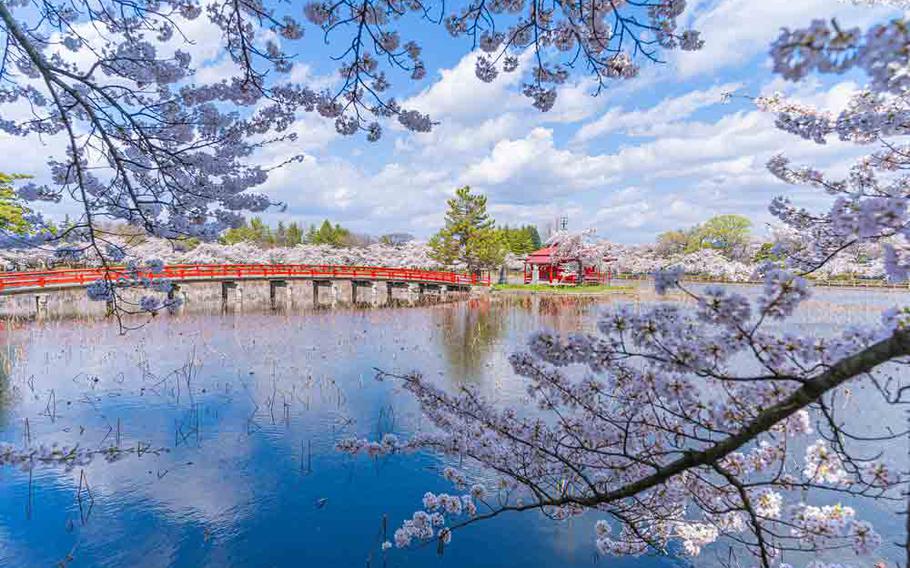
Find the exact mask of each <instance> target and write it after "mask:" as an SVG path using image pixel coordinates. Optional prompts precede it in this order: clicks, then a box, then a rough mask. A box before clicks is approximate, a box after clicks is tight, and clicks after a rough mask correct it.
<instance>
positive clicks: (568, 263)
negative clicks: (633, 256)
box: [524, 246, 615, 284]
mask: <svg viewBox="0 0 910 568" xmlns="http://www.w3.org/2000/svg"><path fill="white" fill-rule="evenodd" d="M555 253H556V247H555V246H550V247H544V248H542V249H540V250H536V251H534V252H532V253H530V254H528V256H527V258H525V265H524V281H525V284H535V283H538V282H539V283H543V284H576V283H578V264H579V262H578V261H577V260H564V261H562V262H556V261H554V260H553V256H554V254H555ZM611 260H615V259H612V258H604V259H603V262H609V261H611ZM601 264H602V263H601ZM567 272H568V274H567ZM535 273H536V274H535ZM535 276H536V277H535ZM610 276H611V275H610V269H609V268H607V269H606V272H601V271H600V269H599V268H598V267H597V266H593V265H592V266H585V267H584V279H583V281H582V283H583V284H606V283H608V282H609V281H610Z"/></svg>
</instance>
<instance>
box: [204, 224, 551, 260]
mask: <svg viewBox="0 0 910 568" xmlns="http://www.w3.org/2000/svg"><path fill="white" fill-rule="evenodd" d="M495 230H496V233H497V235H498V237H499V239H500V241H501V242H502V244H503V245H504V246H505V248H506V249H507V250H508V251H509V252H511V253H514V254H527V253H529V252H532V251H535V250H537V249H539V248H540V247H541V239H540V234H539V233H538V232H537V227H535V226H534V225H524V226H520V227H509V226H508V225H505V226H503V227H498V228H496V229H495ZM412 240H414V236H413V235H411V234H410V233H404V232H399V233H386V234H383V235H380V236H378V237H374V236H372V235H367V234H363V233H356V232H354V231H352V230H350V229H348V228H346V227H343V226H342V225H341V224H339V223H332V222H331V221H329V220H328V219H325V220H324V221H323V222H322V223H321V224H320V225H318V226H317V225H315V224H311V225H309V226H308V227H306V229H304V227H303V226H302V225H301V224H299V223H296V222H292V223H288V224H285V223H284V222H282V221H279V222H278V225H277V226H275V227H272V226H270V225H267V224H266V223H265V222H264V221H263V220H262V218H260V217H253V218H251V219H250V220H249V221H247V220H244V222H243V224H242V225H241V226H239V227H237V228H235V229H228V230H227V231H225V232H224V234H222V236H221V239H220V241H221V243H222V244H226V245H231V244H235V243H241V242H246V243H252V244H255V245H257V246H260V247H264V248H268V247H292V246H295V245H300V244H309V245H329V246H334V247H358V246H368V245H371V244H374V243H383V244H387V245H401V244H404V243H407V242H409V241H412Z"/></svg>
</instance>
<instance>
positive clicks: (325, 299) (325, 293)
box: [313, 280, 335, 308]
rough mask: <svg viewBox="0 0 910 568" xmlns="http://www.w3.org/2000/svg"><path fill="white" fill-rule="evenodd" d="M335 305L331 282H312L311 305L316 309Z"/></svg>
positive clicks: (333, 289)
mask: <svg viewBox="0 0 910 568" xmlns="http://www.w3.org/2000/svg"><path fill="white" fill-rule="evenodd" d="M334 303H335V287H334V285H333V284H332V282H326V281H322V282H320V281H319V280H314V281H313V305H314V306H316V307H317V308H319V307H323V306H331V305H333V304H334Z"/></svg>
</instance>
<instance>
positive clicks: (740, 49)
mask: <svg viewBox="0 0 910 568" xmlns="http://www.w3.org/2000/svg"><path fill="white" fill-rule="evenodd" d="M690 14H691V16H690V18H689V20H690V21H689V23H688V25H691V27H693V28H694V29H696V30H699V31H700V32H701V33H702V37H703V38H704V40H705V47H704V48H703V49H701V50H699V51H687V52H675V53H674V55H673V57H672V59H671V61H672V62H673V64H674V66H675V68H676V69H677V70H678V73H679V76H680V77H681V78H689V77H693V76H696V75H703V74H711V73H716V72H718V71H720V70H721V69H724V68H727V67H731V66H734V65H741V64H743V63H746V62H748V61H751V60H752V59H753V58H754V57H755V56H757V55H759V54H762V53H767V52H768V48H769V46H770V44H771V42H773V41H774V40H775V39H776V38H777V36H778V34H779V32H780V29H781V28H782V27H791V28H795V27H805V26H807V25H809V24H810V23H811V22H812V20H813V19H818V18H823V19H828V18H832V17H835V18H838V20H839V21H841V22H842V23H843V24H844V25H845V26H850V27H853V26H863V25H865V24H868V23H869V22H871V21H874V20H876V19H881V18H882V17H883V15H887V14H899V11H897V10H895V9H893V8H884V7H869V6H855V5H851V4H850V3H848V2H832V1H831V0H714V1H712V2H705V3H704V5H699V6H696V7H694V9H693V10H691V12H690Z"/></svg>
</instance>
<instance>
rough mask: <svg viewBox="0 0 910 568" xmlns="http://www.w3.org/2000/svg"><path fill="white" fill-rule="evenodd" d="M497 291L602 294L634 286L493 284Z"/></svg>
mask: <svg viewBox="0 0 910 568" xmlns="http://www.w3.org/2000/svg"><path fill="white" fill-rule="evenodd" d="M493 290H494V291H497V292H500V291H501V292H528V293H543V294H604V293H610V292H631V291H634V290H635V286H630V285H607V284H597V285H593V286H550V285H548V284H494V285H493Z"/></svg>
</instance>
